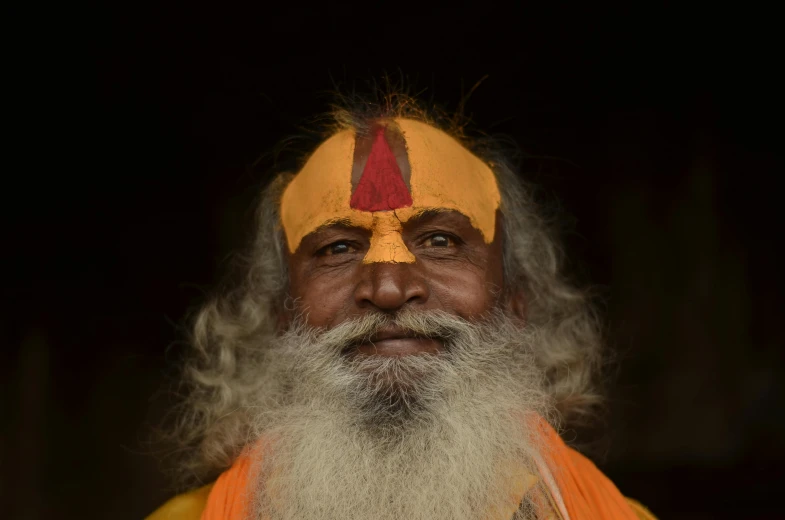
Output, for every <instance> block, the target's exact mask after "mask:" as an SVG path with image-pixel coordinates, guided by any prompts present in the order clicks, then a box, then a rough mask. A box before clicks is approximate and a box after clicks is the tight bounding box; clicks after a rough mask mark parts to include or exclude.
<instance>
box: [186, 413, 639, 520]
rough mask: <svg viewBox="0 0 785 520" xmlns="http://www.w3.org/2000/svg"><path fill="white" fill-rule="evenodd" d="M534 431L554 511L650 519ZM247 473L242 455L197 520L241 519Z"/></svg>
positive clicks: (577, 458) (560, 444)
mask: <svg viewBox="0 0 785 520" xmlns="http://www.w3.org/2000/svg"><path fill="white" fill-rule="evenodd" d="M539 425H540V426H539V427H540V428H542V430H543V433H544V437H545V440H546V443H547V446H548V450H547V453H546V454H545V455H544V456H545V457H546V459H547V462H546V464H547V470H546V471H547V472H549V473H550V474H551V476H552V480H551V479H549V478H545V481H546V485H547V486H548V488H549V491H550V493H551V495H553V498H554V502H555V504H556V505H557V508H558V509H561V507H562V505H563V507H564V509H565V510H566V513H567V515H568V518H569V519H570V520H638V519H641V518H651V519H654V517H653V516H651V515H650V513H648V511H646V510H645V508H643V507H642V506H640V505H639V504H637V503H635V502H632V501H628V500H627V499H625V498H624V497H623V496H622V494H621V493H620V492H619V490H618V489H617V488H616V486H615V485H613V482H611V481H610V480H609V479H608V478H607V477H606V476H605V475H603V474H602V472H601V471H600V470H599V469H597V467H596V466H595V465H594V464H593V463H592V462H591V461H590V460H589V459H587V458H586V457H584V456H583V455H581V454H580V453H578V452H577V451H575V450H573V449H572V448H570V447H568V446H567V445H566V444H564V441H562V439H561V437H559V434H558V433H556V431H555V430H554V429H553V428H552V427H551V426H550V425H549V424H548V423H546V422H545V421H544V420H542V421H539ZM250 470H251V457H250V456H249V455H247V454H244V455H242V456H240V457H239V458H238V459H237V460H236V461H235V463H234V465H232V467H231V468H230V469H228V470H227V471H225V472H224V473H223V474H221V476H220V477H218V480H217V481H216V482H215V485H214V486H213V488H212V490H211V491H210V496H209V497H208V499H207V505H206V507H205V509H204V511H203V512H202V516H201V520H245V519H246V514H247V513H248V507H249V505H250V504H249V499H248V496H247V492H248V486H249V483H250ZM549 481H550V482H549ZM527 487H528V486H527ZM553 487H555V488H556V489H553ZM521 498H523V497H521ZM564 512H565V511H562V514H563V513H564Z"/></svg>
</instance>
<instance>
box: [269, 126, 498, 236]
mask: <svg viewBox="0 0 785 520" xmlns="http://www.w3.org/2000/svg"><path fill="white" fill-rule="evenodd" d="M375 128H376V130H375V131H373V132H372V135H371V136H369V137H358V136H356V134H355V132H354V131H353V130H344V131H341V132H338V133H336V134H334V135H333V136H332V137H330V138H329V139H327V140H326V141H325V142H324V143H322V145H320V146H319V147H318V148H317V149H316V151H315V152H314V153H313V154H312V155H311V157H310V158H309V159H308V161H307V162H306V164H305V165H304V166H303V168H302V169H301V170H300V172H298V174H297V175H296V176H295V177H294V179H293V180H292V181H291V183H290V184H289V186H288V187H287V188H286V190H285V191H284V194H283V197H282V200H281V220H282V225H283V227H284V231H285V233H286V238H287V242H288V246H289V250H290V251H292V252H294V251H295V250H296V249H297V247H298V246H299V244H300V242H301V240H302V239H303V237H304V236H306V235H307V234H309V233H311V232H313V231H314V230H316V229H318V228H319V227H321V226H324V225H329V224H330V223H333V222H339V221H340V222H344V223H346V222H348V223H351V225H355V226H358V227H364V228H368V229H371V227H372V225H373V221H374V214H377V213H381V212H384V211H385V210H388V211H392V210H394V211H395V217H396V218H397V219H399V220H400V221H401V222H405V221H407V220H408V219H409V218H411V217H413V216H416V215H418V214H420V213H422V212H423V211H428V210H433V209H440V210H454V211H458V212H460V213H462V214H463V215H465V216H466V217H468V218H469V220H470V222H471V224H472V226H474V227H475V228H476V229H478V230H479V231H480V232H481V233H482V234H483V236H484V238H485V240H486V241H487V242H488V243H490V242H491V241H492V240H493V235H494V232H495V215H496V209H497V208H498V207H499V202H500V194H499V190H498V187H497V184H496V179H495V176H494V174H493V172H492V171H491V169H490V168H489V167H488V165H486V164H485V163H484V162H483V161H481V160H480V159H479V158H478V157H476V156H475V155H474V154H472V153H471V152H470V151H469V150H467V149H466V148H465V147H463V146H462V145H461V144H460V143H459V142H458V141H456V140H455V139H454V138H452V137H451V136H449V135H448V134H446V133H445V132H442V131H441V130H438V129H436V128H434V127H432V126H430V125H428V124H425V123H422V122H419V121H414V120H410V119H392V120H389V121H382V122H379V125H378V126H376V127H375ZM371 163H373V164H371ZM369 171H372V172H371V173H369ZM358 172H361V173H359V174H358ZM372 177H373V178H372ZM369 183H370V184H376V188H378V187H379V186H381V200H382V205H381V206H380V205H379V200H376V203H374V204H370V203H368V204H365V203H358V200H359V201H362V200H368V199H367V198H366V199H363V193H364V192H363V189H367V188H368V185H369ZM364 186H365V187H364ZM377 191H379V190H378V189H377ZM376 195H377V199H378V193H376ZM385 204H387V206H385Z"/></svg>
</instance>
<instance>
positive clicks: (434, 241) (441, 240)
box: [426, 234, 455, 247]
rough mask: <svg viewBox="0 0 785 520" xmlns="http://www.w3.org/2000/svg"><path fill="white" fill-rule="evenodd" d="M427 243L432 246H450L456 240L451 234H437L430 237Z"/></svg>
mask: <svg viewBox="0 0 785 520" xmlns="http://www.w3.org/2000/svg"><path fill="white" fill-rule="evenodd" d="M426 244H427V245H428V246H430V247H450V246H452V245H455V241H454V240H453V239H452V238H451V237H450V236H449V235H443V234H436V235H431V236H430V237H428V240H427V241H426Z"/></svg>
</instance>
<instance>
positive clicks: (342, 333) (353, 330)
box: [314, 309, 472, 353]
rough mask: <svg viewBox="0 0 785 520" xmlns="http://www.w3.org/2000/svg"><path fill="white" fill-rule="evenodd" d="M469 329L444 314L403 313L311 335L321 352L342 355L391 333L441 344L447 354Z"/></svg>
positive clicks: (380, 314) (372, 314) (373, 317)
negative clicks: (316, 340) (315, 337)
mask: <svg viewBox="0 0 785 520" xmlns="http://www.w3.org/2000/svg"><path fill="white" fill-rule="evenodd" d="M471 328H472V324H471V323H470V322H468V321H467V320H465V319H463V318H460V317H458V316H455V315H453V314H449V313H447V312H444V311H439V310H436V311H417V310H412V309H403V310H401V311H399V312H396V313H395V314H389V313H383V312H370V313H368V314H363V315H361V316H357V317H354V318H351V319H349V320H346V321H344V322H342V323H340V324H338V325H336V326H335V327H332V328H330V329H319V330H316V331H314V332H315V333H316V335H317V337H318V342H319V344H320V345H321V346H322V348H327V349H329V350H331V351H334V352H341V353H343V352H347V351H350V350H352V349H353V348H356V347H357V346H359V345H361V344H363V343H368V342H372V341H373V340H374V338H376V337H378V336H379V335H380V334H383V333H385V332H386V333H388V334H389V332H390V331H395V334H399V335H403V336H408V337H419V338H427V339H436V340H440V341H441V342H442V343H443V344H444V345H445V347H446V348H447V349H448V350H449V345H450V343H451V341H452V340H454V339H455V338H457V337H459V336H461V335H463V334H465V333H466V332H467V330H469V329H471Z"/></svg>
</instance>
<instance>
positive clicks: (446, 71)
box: [0, 3, 785, 519]
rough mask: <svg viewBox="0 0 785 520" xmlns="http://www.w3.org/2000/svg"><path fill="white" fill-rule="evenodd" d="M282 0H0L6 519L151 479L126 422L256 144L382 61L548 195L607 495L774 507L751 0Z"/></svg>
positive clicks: (774, 214) (250, 174)
mask: <svg viewBox="0 0 785 520" xmlns="http://www.w3.org/2000/svg"><path fill="white" fill-rule="evenodd" d="M293 4H294V3H292V4H287V3H283V4H280V5H275V6H270V5H266V6H265V5H261V4H260V5H258V6H257V7H256V8H255V9H252V10H241V9H232V8H227V7H220V8H219V7H218V6H217V4H216V5H215V6H212V7H209V8H201V7H193V6H191V7H187V8H186V7H182V8H179V7H174V6H170V7H167V8H161V7H160V6H159V7H157V8H154V9H145V8H142V7H140V6H139V5H134V6H130V5H129V6H122V5H115V6H114V7H112V8H111V9H106V8H98V7H87V6H83V7H80V8H73V10H68V11H66V10H65V9H64V8H61V9H62V10H61V11H59V12H52V11H46V12H43V11H41V12H32V13H25V14H24V15H23V14H21V13H16V14H15V15H14V16H11V17H9V18H8V21H9V25H10V27H9V29H10V30H11V32H10V33H9V34H10V35H11V36H10V37H9V38H8V39H7V45H6V50H5V56H6V60H5V67H6V71H7V73H8V76H7V79H6V80H5V85H6V87H8V88H9V90H8V92H9V93H8V94H7V95H6V99H5V102H6V118H5V122H6V127H7V129H9V130H11V132H10V134H11V135H12V137H9V138H7V140H6V145H7V146H8V150H7V154H6V156H7V161H6V163H5V168H4V170H6V173H5V174H4V178H5V180H4V188H3V196H4V200H5V204H4V205H3V208H4V210H5V213H6V216H5V217H4V221H5V223H6V224H9V226H8V230H9V231H7V233H6V234H5V240H4V242H5V247H4V248H3V255H2V256H3V264H4V266H5V268H4V273H5V283H4V284H3V290H4V295H3V301H2V305H3V308H2V314H1V315H0V341H2V345H3V351H2V358H1V359H0V376H2V381H1V382H0V385H2V386H1V387H0V390H2V406H3V408H2V413H1V414H0V415H2V419H1V420H2V423H0V424H2V438H1V439H0V440H2V446H0V457H1V458H0V479H2V480H1V481H0V484H1V485H0V497H2V499H3V501H4V502H6V501H7V502H8V503H9V505H10V512H11V516H10V517H11V518H31V519H32V518H129V519H130V518H140V517H142V516H144V515H145V514H147V513H149V512H150V511H152V510H153V509H154V508H155V507H157V506H158V505H159V504H160V503H161V502H162V501H163V500H165V499H166V498H167V497H168V496H170V495H171V494H172V493H173V491H174V490H173V488H172V487H171V485H170V484H169V483H168V481H167V479H166V477H165V474H164V472H163V471H162V469H163V466H162V464H161V463H160V462H159V461H160V459H161V457H162V455H161V453H160V451H159V448H157V447H156V446H154V445H151V444H150V443H149V438H150V436H151V431H152V430H153V427H154V426H155V425H157V424H160V422H161V420H162V417H163V415H164V413H165V411H166V410H167V408H168V407H169V405H170V404H171V399H172V398H171V396H170V394H169V392H168V386H167V384H168V383H167V381H169V380H170V379H171V377H172V375H173V374H174V373H175V368H176V363H177V361H178V360H179V358H180V355H181V353H182V350H183V346H182V345H181V344H179V343H177V341H178V340H181V339H182V333H181V330H180V329H179V328H178V327H179V324H181V323H182V320H183V318H184V316H185V314H186V312H187V311H188V310H189V309H190V308H193V306H195V305H198V304H199V302H200V301H202V300H203V298H204V296H205V294H206V292H207V291H209V289H210V287H211V286H213V285H214V283H215V282H216V280H217V279H218V278H219V277H220V274H221V273H222V272H223V270H224V269H225V265H226V258H227V255H229V253H230V252H231V251H232V250H235V249H237V248H239V247H241V246H242V245H243V243H244V240H245V237H246V236H247V233H248V231H249V225H250V223H251V216H252V209H251V208H252V205H253V202H254V200H255V197H256V194H257V193H258V191H259V189H260V186H262V185H263V183H264V181H265V179H266V173H265V172H269V171H270V168H271V167H273V166H274V159H273V154H272V150H273V147H274V145H275V144H276V143H277V142H279V141H280V140H281V139H285V138H287V137H289V136H292V135H296V134H298V133H300V130H301V128H300V126H301V125H302V124H303V123H304V122H305V121H306V119H307V118H308V117H309V116H312V115H313V114H315V113H318V112H320V111H323V110H325V109H326V108H327V105H326V103H327V101H328V100H329V98H328V97H327V96H325V95H324V93H325V92H326V91H329V90H332V89H333V88H334V87H335V85H336V84H339V85H341V86H342V87H351V86H352V85H354V86H356V87H357V89H358V90H363V88H364V87H365V85H366V84H367V80H369V79H377V80H378V79H380V78H382V75H383V73H384V72H387V73H389V74H390V76H392V77H393V78H400V77H401V75H400V74H401V72H402V73H403V74H404V75H405V77H406V78H408V81H409V83H410V84H413V85H414V86H415V90H416V91H422V92H423V93H422V96H423V97H424V98H425V99H434V100H436V101H438V102H440V103H441V104H442V105H444V106H445V107H446V108H447V109H454V108H455V107H456V106H457V104H458V101H459V100H460V98H461V95H462V93H464V92H466V91H467V90H468V89H469V88H470V87H471V86H472V85H473V84H474V83H476V82H477V81H478V80H480V79H481V78H483V77H484V76H486V75H487V76H488V77H487V79H485V81H484V82H483V83H482V84H481V86H480V87H479V88H478V89H477V90H476V91H475V93H474V94H473V96H472V97H471V99H470V101H469V104H468V107H467V112H469V113H470V114H471V115H472V117H473V121H474V123H475V125H476V127H477V128H480V129H483V130H486V131H489V132H490V133H500V134H504V135H507V136H509V137H511V138H512V139H513V140H514V141H515V142H517V143H518V144H519V145H520V146H521V147H522V148H523V149H524V150H525V151H527V152H528V153H529V154H530V159H527V160H526V161H525V162H524V164H523V167H524V170H525V172H524V173H525V174H526V175H527V177H528V178H529V179H530V180H533V181H534V182H536V183H537V184H538V185H539V186H541V187H542V197H543V198H544V199H546V200H555V199H558V200H559V201H561V208H562V209H563V211H564V212H565V214H566V215H570V216H572V217H574V218H573V220H572V221H571V224H572V227H571V229H572V231H571V232H569V233H567V234H566V236H565V240H566V248H567V253H568V254H569V256H570V258H571V259H572V260H573V262H572V264H571V268H572V270H573V272H574V273H575V275H576V276H577V277H578V278H580V279H583V280H590V281H592V282H594V283H596V284H598V286H599V288H600V290H601V294H602V296H603V301H604V302H605V303H604V309H605V311H606V315H607V317H608V328H607V332H608V336H609V343H610V345H611V347H612V348H613V351H614V352H615V353H616V354H615V355H616V358H617V359H618V361H619V364H618V367H619V368H618V369H617V371H616V372H617V375H616V377H615V380H614V383H613V385H612V388H611V394H610V407H611V411H612V415H611V419H610V421H609V422H608V425H607V428H606V431H605V433H606V435H607V438H608V439H609V449H608V451H607V453H606V454H605V456H604V457H602V458H600V459H598V463H599V465H600V467H601V468H602V469H603V470H605V471H606V473H607V474H608V475H609V476H610V477H611V478H612V479H613V480H614V481H615V482H616V483H617V485H618V487H619V488H620V489H621V491H622V492H623V493H625V494H626V495H629V496H633V497H635V498H638V499H639V500H641V501H642V502H643V503H645V504H647V505H648V506H650V507H651V509H652V510H653V511H654V512H655V513H657V514H658V515H659V516H661V517H662V518H739V517H745V518H775V517H779V516H781V515H780V513H779V510H780V509H782V508H780V507H779V502H780V497H779V495H780V493H779V490H780V485H781V481H782V479H781V475H782V470H781V466H782V464H783V462H785V446H784V445H783V442H782V438H783V435H785V413H783V405H784V404H785V399H784V398H783V396H784V395H785V392H783V386H785V385H784V384H783V382H782V381H783V376H785V374H784V373H783V372H784V369H783V349H782V341H781V334H780V323H779V320H780V317H781V310H782V305H783V297H782V292H783V289H785V286H784V285H783V277H782V270H781V262H782V255H781V253H780V252H779V250H778V248H777V243H776V242H779V238H780V235H781V234H782V233H781V231H780V218H779V216H780V212H781V202H780V201H781V199H782V195H781V192H780V190H779V185H780V182H779V179H780V177H781V175H782V173H783V166H784V165H783V153H782V138H783V131H782V124H783V102H782V92H783V82H782V80H781V79H780V77H779V75H780V74H781V69H782V58H781V51H779V50H778V48H779V47H780V46H781V44H782V42H781V38H780V35H779V33H780V32H781V28H780V27H779V26H778V24H777V21H776V20H777V16H776V15H775V13H774V11H771V12H767V11H765V10H761V11H756V10H755V9H754V7H753V6H751V5H746V6H744V8H743V9H742V8H738V9H735V8H734V9H731V8H727V9H723V10H722V11H719V10H718V8H717V7H716V6H709V5H707V6H693V7H691V8H690V9H689V11H688V10H686V9H685V8H684V7H683V6H678V5H673V6H670V7H662V6H659V7H656V8H655V7H654V6H653V5H652V6H648V7H646V6H642V5H636V7H634V8H633V7H631V5H626V6H616V7H613V8H611V7H607V6H605V7H602V6H597V5H593V4H586V5H583V6H582V7H578V6H573V5H567V4H563V5H554V4H548V5H549V7H547V8H546V7H543V6H518V7H516V8H505V9H500V8H497V7H494V6H493V5H492V4H491V3H476V4H473V5H463V4H457V3H445V4H443V6H441V7H433V6H428V5H425V4H418V3H414V4H409V3H390V4H383V5H376V4H371V3H368V4H357V5H349V4H331V5H329V6H328V5H323V6H321V7H318V8H309V7H305V6H298V7H289V5H293ZM69 9H71V8H69ZM260 157H261V160H260V161H259V162H258V164H257V165H256V166H254V167H251V165H252V164H253V163H254V162H255V161H257V159H259V158H260ZM12 158H13V160H12ZM5 511H6V512H7V511H9V509H8V508H7V507H6V508H5Z"/></svg>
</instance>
